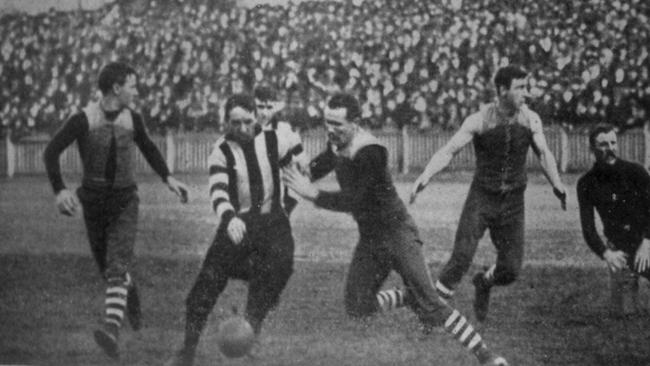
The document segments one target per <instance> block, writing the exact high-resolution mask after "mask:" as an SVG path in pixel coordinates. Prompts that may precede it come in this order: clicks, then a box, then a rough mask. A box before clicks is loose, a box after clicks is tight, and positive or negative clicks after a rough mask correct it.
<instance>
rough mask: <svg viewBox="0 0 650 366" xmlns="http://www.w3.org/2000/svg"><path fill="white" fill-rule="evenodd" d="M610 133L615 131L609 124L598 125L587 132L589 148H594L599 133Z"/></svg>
mask: <svg viewBox="0 0 650 366" xmlns="http://www.w3.org/2000/svg"><path fill="white" fill-rule="evenodd" d="M612 131H616V127H614V125H612V124H609V123H599V124H597V125H596V126H595V127H594V128H592V129H591V132H589V146H591V147H594V146H596V137H598V135H600V134H601V133H610V132H612Z"/></svg>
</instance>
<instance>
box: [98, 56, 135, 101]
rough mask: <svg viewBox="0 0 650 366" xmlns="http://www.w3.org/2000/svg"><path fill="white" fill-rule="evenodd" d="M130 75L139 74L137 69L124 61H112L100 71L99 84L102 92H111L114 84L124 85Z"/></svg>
mask: <svg viewBox="0 0 650 366" xmlns="http://www.w3.org/2000/svg"><path fill="white" fill-rule="evenodd" d="M129 75H136V76H137V75H138V74H137V73H136V72H135V69H134V68H132V67H131V66H129V65H127V64H125V63H123V62H111V63H109V64H107V65H106V66H104V67H103V68H102V70H101V71H100V72H99V77H98V78H97V86H99V90H100V91H101V92H102V94H104V95H106V94H109V93H110V92H111V91H112V90H113V85H115V84H118V85H124V83H125V82H126V78H127V77H128V76H129Z"/></svg>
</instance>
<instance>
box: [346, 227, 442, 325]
mask: <svg viewBox="0 0 650 366" xmlns="http://www.w3.org/2000/svg"><path fill="white" fill-rule="evenodd" d="M373 227H374V229H373ZM373 227H370V228H369V230H364V229H361V232H362V234H361V237H360V239H359V243H358V245H357V247H356V249H355V251H354V255H353V258H352V262H351V263H350V268H349V271H348V276H347V282H346V286H345V306H346V311H347V312H348V314H350V315H352V316H366V315H370V314H372V313H375V312H377V311H378V310H379V309H378V303H377V297H376V296H377V292H379V290H380V289H381V286H382V284H383V283H384V281H385V280H386V278H387V277H388V275H389V274H390V272H391V271H393V270H394V271H395V272H397V273H398V274H399V275H400V277H401V278H402V281H403V282H404V286H405V287H406V296H407V298H408V299H409V301H408V305H409V306H410V307H411V308H412V309H413V310H414V312H415V313H416V314H417V315H418V317H419V318H420V320H421V321H422V323H424V324H425V325H427V326H439V325H440V324H442V322H443V321H444V319H446V317H448V316H449V314H451V309H450V308H449V307H448V306H446V305H445V304H443V303H442V302H441V301H440V299H439V297H438V295H437V293H436V291H435V289H434V286H433V283H432V280H431V275H430V273H429V268H428V267H427V264H426V261H425V259H424V255H423V253H422V241H421V240H420V238H419V236H418V231H417V229H416V227H415V224H414V223H413V221H412V220H411V219H410V218H409V219H408V220H407V222H395V223H388V224H386V225H374V226H373Z"/></svg>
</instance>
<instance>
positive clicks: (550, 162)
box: [530, 114, 567, 211]
mask: <svg viewBox="0 0 650 366" xmlns="http://www.w3.org/2000/svg"><path fill="white" fill-rule="evenodd" d="M530 123H531V126H530V128H531V131H532V133H533V151H534V152H535V155H537V157H538V158H539V162H540V164H541V166H542V172H543V173H544V176H545V177H546V179H547V180H548V181H549V183H551V185H552V186H553V193H554V194H555V195H556V196H557V198H558V199H559V200H560V202H561V204H562V209H563V210H565V211H566V201H567V190H566V188H565V187H564V184H563V183H562V180H561V179H560V173H559V172H558V170H557V162H556V161H555V157H554V156H553V153H552V152H551V149H549V147H548V144H547V143H546V137H545V136H544V129H543V128H542V121H541V120H540V118H539V116H537V115H536V114H535V115H534V116H533V118H532V119H531V122H530Z"/></svg>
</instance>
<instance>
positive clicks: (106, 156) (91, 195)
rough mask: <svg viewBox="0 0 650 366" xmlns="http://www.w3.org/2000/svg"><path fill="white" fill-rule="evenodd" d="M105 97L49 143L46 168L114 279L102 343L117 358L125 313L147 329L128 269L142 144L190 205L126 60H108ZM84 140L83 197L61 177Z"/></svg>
mask: <svg viewBox="0 0 650 366" xmlns="http://www.w3.org/2000/svg"><path fill="white" fill-rule="evenodd" d="M98 85H99V89H100V91H101V92H102V98H101V100H100V101H99V102H97V103H90V104H89V105H88V106H87V107H86V108H84V109H83V111H82V112H80V113H77V114H75V115H73V116H72V117H70V119H69V120H68V121H67V122H66V123H65V124H64V125H63V127H62V128H61V129H60V130H59V131H58V132H57V133H56V135H55V136H54V137H53V138H52V140H51V141H50V142H49V144H48V145H47V148H46V149H45V153H44V160H45V168H46V170H47V174H48V178H49V180H50V183H51V184H52V188H53V190H54V193H55V194H56V205H57V207H58V209H59V211H60V212H61V213H62V214H64V215H73V214H74V213H75V212H76V211H77V210H78V207H79V201H81V206H82V207H83V216H84V222H85V225H86V230H87V232H88V239H89V241H90V248H91V250H92V253H93V256H94V258H95V260H96V262H97V264H98V266H99V270H100V272H101V273H102V275H103V276H104V278H105V279H106V281H107V288H106V301H105V317H104V321H103V326H102V327H101V328H100V329H98V330H97V331H95V340H96V341H97V343H98V344H99V345H100V346H101V347H102V348H103V349H104V351H105V352H106V353H107V354H108V355H109V356H110V357H112V358H117V357H118V356H119V352H118V343H117V340H118V335H119V329H120V327H121V325H122V320H123V318H124V312H125V310H126V311H127V316H128V318H129V320H130V323H131V325H132V327H133V328H134V329H136V330H137V329H138V328H140V303H139V298H138V293H137V290H136V287H135V282H134V281H133V279H132V278H131V275H130V274H129V266H130V264H131V262H132V261H133V249H134V244H135V236H136V232H137V224H138V204H139V202H140V201H139V198H138V194H137V188H136V182H135V177H134V166H135V156H134V153H135V147H136V146H137V147H138V148H139V149H140V151H141V152H142V154H143V155H144V157H145V158H146V160H147V162H148V163H149V164H150V165H151V167H152V168H153V169H154V171H155V172H156V173H157V174H158V175H159V176H160V177H161V178H162V180H163V181H164V182H165V183H166V184H167V186H168V187H169V189H171V190H172V191H173V192H174V193H176V194H177V195H178V196H179V197H181V201H182V202H183V203H184V202H187V187H186V186H185V185H184V184H183V183H181V182H179V181H177V180H176V179H174V177H172V176H171V175H170V172H169V170H168V169H167V165H166V163H165V160H164V159H163V157H162V155H161V154H160V151H158V148H157V147H156V145H154V143H153V142H152V141H151V139H150V138H149V136H148V135H147V132H146V130H145V127H144V123H143V121H142V117H141V115H140V114H139V113H136V112H135V111H133V110H132V109H131V108H129V106H130V105H131V104H132V101H133V98H134V97H136V96H137V94H138V93H137V75H136V72H135V70H134V69H132V68H131V67H130V66H128V65H125V64H122V63H111V64H108V65H106V66H105V67H104V68H103V69H102V70H101V72H100V74H99V79H98ZM75 141H76V142H77V145H78V148H79V154H80V156H81V161H82V166H83V179H82V183H81V187H79V188H78V189H77V196H78V200H77V197H75V195H74V194H73V193H72V191H70V190H69V189H67V188H66V186H65V184H64V183H63V179H62V178H61V171H60V165H59V156H60V155H61V153H62V152H63V151H64V150H65V149H66V148H67V147H68V146H69V145H70V144H72V143H73V142H75Z"/></svg>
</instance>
